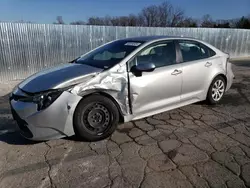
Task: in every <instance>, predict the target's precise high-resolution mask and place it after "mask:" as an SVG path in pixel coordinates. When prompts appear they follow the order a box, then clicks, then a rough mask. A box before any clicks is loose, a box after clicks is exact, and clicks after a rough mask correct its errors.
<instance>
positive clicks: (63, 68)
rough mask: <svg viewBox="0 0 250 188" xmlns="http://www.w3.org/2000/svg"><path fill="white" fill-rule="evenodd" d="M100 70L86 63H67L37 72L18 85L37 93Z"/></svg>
mask: <svg viewBox="0 0 250 188" xmlns="http://www.w3.org/2000/svg"><path fill="white" fill-rule="evenodd" d="M101 71H102V69H98V68H95V67H91V66H88V65H80V64H75V63H71V64H70V63H68V64H63V65H59V66H56V67H53V68H50V69H46V70H44V71H41V72H38V73H36V74H34V75H32V76H30V77H29V78H27V79H26V80H24V81H23V82H22V83H20V85H19V87H20V88H22V89H23V90H24V91H28V92H30V93H37V92H41V91H46V90H49V89H52V88H58V85H59V87H61V86H62V83H64V84H63V85H64V86H66V83H68V82H69V83H72V81H73V80H76V78H79V79H80V78H82V76H83V75H84V77H85V76H86V75H88V74H91V73H96V72H101ZM79 79H77V80H79Z"/></svg>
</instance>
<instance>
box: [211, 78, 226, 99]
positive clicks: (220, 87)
mask: <svg viewBox="0 0 250 188" xmlns="http://www.w3.org/2000/svg"><path fill="white" fill-rule="evenodd" d="M225 90H226V81H225V79H224V78H223V77H222V76H217V77H216V78H215V79H214V80H213V82H212V84H211V85H210V87H209V90H208V94H207V102H208V103H209V104H217V103H219V102H220V100H221V99H222V98H223V96H224V93H225Z"/></svg>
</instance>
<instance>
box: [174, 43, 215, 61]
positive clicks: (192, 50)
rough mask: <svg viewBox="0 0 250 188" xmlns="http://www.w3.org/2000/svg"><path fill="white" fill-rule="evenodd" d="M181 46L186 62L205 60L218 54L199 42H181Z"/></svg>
mask: <svg viewBox="0 0 250 188" xmlns="http://www.w3.org/2000/svg"><path fill="white" fill-rule="evenodd" d="M179 45H180V50H181V53H182V57H183V61H184V62H187V61H195V60H199V59H205V58H209V57H212V56H214V55H215V54H216V53H215V52H214V51H213V50H212V49H210V48H208V47H207V46H205V45H203V44H201V43H198V42H193V41H180V42H179Z"/></svg>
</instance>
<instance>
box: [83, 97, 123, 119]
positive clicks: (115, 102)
mask: <svg viewBox="0 0 250 188" xmlns="http://www.w3.org/2000/svg"><path fill="white" fill-rule="evenodd" d="M91 95H103V96H105V97H107V98H109V99H110V100H111V101H112V102H113V103H114V104H115V105H116V107H117V109H118V111H119V122H120V123H123V122H124V117H123V114H122V110H121V108H120V105H119V104H118V103H117V101H116V100H115V99H114V98H113V97H112V96H111V95H109V94H107V93H105V92H94V93H90V94H87V95H84V96H83V97H82V99H81V100H80V101H82V100H83V99H85V98H86V97H89V96H91ZM80 101H79V103H80Z"/></svg>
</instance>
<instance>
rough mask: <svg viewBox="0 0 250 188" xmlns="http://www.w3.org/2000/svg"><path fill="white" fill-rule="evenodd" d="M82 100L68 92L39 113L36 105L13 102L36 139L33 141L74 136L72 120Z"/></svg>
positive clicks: (13, 105)
mask: <svg viewBox="0 0 250 188" xmlns="http://www.w3.org/2000/svg"><path fill="white" fill-rule="evenodd" d="M81 99H82V98H81V97H80V96H77V95H74V94H71V93H69V92H67V91H65V92H63V93H62V95H61V96H60V97H59V98H58V99H57V100H56V101H55V102H54V103H53V104H52V105H51V106H49V107H48V108H47V109H45V110H43V111H37V105H36V104H35V103H27V102H21V101H18V102H16V101H14V100H12V101H11V105H12V107H13V108H14V109H15V110H16V112H17V113H18V115H19V116H20V117H21V118H22V119H24V120H25V121H26V122H27V123H28V125H27V127H28V128H29V129H30V130H31V132H32V133H33V135H34V137H33V138H32V139H33V140H48V139H51V138H61V137H64V136H72V135H74V134H75V133H74V129H73V125H72V122H73V120H72V118H73V114H74V111H75V108H76V106H77V104H78V102H79V101H80V100H81Z"/></svg>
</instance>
